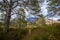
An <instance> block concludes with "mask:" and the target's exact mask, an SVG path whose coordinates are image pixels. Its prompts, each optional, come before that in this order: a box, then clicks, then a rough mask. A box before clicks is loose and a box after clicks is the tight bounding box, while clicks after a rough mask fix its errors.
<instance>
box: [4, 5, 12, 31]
mask: <svg viewBox="0 0 60 40" xmlns="http://www.w3.org/2000/svg"><path fill="white" fill-rule="evenodd" d="M11 8H12V5H8V6H7V12H6V15H5V21H4V23H5V27H4V32H8V29H9V24H10V18H11Z"/></svg>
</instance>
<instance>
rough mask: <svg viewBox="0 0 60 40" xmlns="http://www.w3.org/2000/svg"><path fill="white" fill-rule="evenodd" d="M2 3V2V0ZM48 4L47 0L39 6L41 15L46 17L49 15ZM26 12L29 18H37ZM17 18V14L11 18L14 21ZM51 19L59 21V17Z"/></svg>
mask: <svg viewBox="0 0 60 40" xmlns="http://www.w3.org/2000/svg"><path fill="white" fill-rule="evenodd" d="M0 1H2V0H0ZM47 4H48V2H47V0H44V2H43V3H42V4H41V3H39V5H40V6H41V13H42V14H43V15H44V16H46V15H47V14H48V10H47V7H48V5H47ZM16 9H19V7H16ZM29 10H30V9H29ZM24 11H25V13H26V14H25V15H26V17H27V18H28V17H35V16H33V15H31V14H30V12H31V11H27V10H26V9H24ZM15 17H16V14H14V15H12V16H11V18H12V19H14V18H15ZM50 19H53V20H57V19H59V17H58V16H57V17H50Z"/></svg>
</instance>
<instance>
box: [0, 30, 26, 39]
mask: <svg viewBox="0 0 60 40" xmlns="http://www.w3.org/2000/svg"><path fill="white" fill-rule="evenodd" d="M26 34H27V30H26V29H25V30H23V29H9V30H8V32H7V33H4V32H3V31H0V40H22V39H23V38H24V36H25V35H26Z"/></svg>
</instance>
